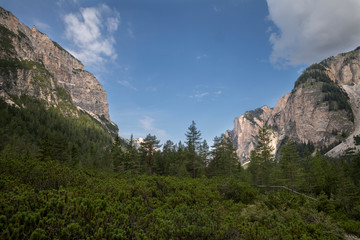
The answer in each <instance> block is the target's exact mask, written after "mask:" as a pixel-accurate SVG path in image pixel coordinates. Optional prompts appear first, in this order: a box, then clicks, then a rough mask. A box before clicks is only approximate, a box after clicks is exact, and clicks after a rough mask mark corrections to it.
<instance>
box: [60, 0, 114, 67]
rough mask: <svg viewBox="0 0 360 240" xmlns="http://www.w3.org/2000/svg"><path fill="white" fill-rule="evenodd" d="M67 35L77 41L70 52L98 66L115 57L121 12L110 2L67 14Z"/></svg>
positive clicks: (71, 39)
mask: <svg viewBox="0 0 360 240" xmlns="http://www.w3.org/2000/svg"><path fill="white" fill-rule="evenodd" d="M63 20H64V22H65V27H66V30H65V35H66V38H67V39H68V40H70V41H71V42H72V43H73V48H72V49H70V50H69V51H70V52H71V53H72V54H73V55H74V56H75V57H77V58H79V59H80V60H81V61H82V62H84V63H85V64H90V65H96V66H98V65H99V64H101V63H104V62H105V61H106V60H107V59H108V58H109V59H111V60H114V59H116V58H117V54H116V51H115V48H114V45H115V38H114V33H115V31H116V30H117V28H118V26H119V24H120V14H119V13H118V12H117V11H114V10H111V9H110V8H109V7H108V6H107V5H105V4H102V5H99V6H98V7H89V8H82V9H80V12H79V13H69V14H66V15H65V16H64V19H63Z"/></svg>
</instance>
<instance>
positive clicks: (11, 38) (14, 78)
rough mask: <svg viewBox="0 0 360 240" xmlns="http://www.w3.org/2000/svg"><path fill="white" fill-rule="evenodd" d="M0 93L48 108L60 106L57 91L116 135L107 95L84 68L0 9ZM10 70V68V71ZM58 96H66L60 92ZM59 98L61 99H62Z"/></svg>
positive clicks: (39, 34) (46, 37) (42, 35)
mask: <svg viewBox="0 0 360 240" xmlns="http://www.w3.org/2000/svg"><path fill="white" fill-rule="evenodd" d="M0 25H1V26H2V28H1V31H2V34H1V35H0V36H1V38H2V39H3V40H5V41H1V44H2V45H4V44H6V46H5V45H4V46H1V49H2V51H1V55H0V59H1V61H3V64H4V65H5V66H4V67H3V68H2V70H1V75H0V83H1V89H0V91H2V92H4V93H3V95H4V96H5V95H6V96H8V98H9V97H10V96H11V95H17V96H20V95H23V94H26V95H30V96H32V97H35V98H38V99H42V100H45V101H46V102H48V103H49V104H52V105H54V104H55V105H58V104H59V101H60V99H59V97H58V95H59V92H58V90H59V89H64V90H65V93H66V94H68V95H69V99H70V101H71V102H72V103H73V104H74V105H75V106H76V107H78V108H79V109H81V110H83V111H85V112H87V113H88V114H89V115H91V116H92V117H93V118H95V119H96V120H97V121H98V122H100V123H102V124H103V125H104V126H106V127H108V128H109V129H112V130H115V129H116V131H117V127H116V125H115V124H114V123H112V122H111V120H110V115H109V107H108V102H107V96H106V92H105V90H104V89H103V87H102V86H101V84H100V83H99V81H98V80H97V79H96V78H95V76H94V75H93V74H91V73H89V72H88V71H84V66H83V64H82V63H81V62H80V61H79V60H78V59H76V58H75V57H73V56H72V55H71V54H70V53H68V52H67V51H66V50H65V49H63V48H62V47H61V46H60V45H59V44H58V43H56V42H54V41H52V40H51V39H50V38H49V37H48V36H47V35H46V34H44V33H41V32H40V31H38V29H37V28H36V26H35V25H34V26H33V27H32V29H30V28H29V27H27V26H25V25H24V24H23V23H21V22H19V21H18V19H17V18H16V17H15V16H14V15H12V14H11V13H10V12H8V11H6V10H4V9H2V8H1V9H0ZM10 66H13V67H10ZM60 92H62V93H61V94H65V93H64V92H63V91H61V90H60ZM61 94H60V95H61Z"/></svg>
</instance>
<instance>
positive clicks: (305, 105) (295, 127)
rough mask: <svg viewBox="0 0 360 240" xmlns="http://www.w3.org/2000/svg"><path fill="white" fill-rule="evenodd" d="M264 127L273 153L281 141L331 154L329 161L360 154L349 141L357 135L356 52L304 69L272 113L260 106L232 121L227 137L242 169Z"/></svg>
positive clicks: (359, 52) (359, 89) (359, 68)
mask: <svg viewBox="0 0 360 240" xmlns="http://www.w3.org/2000/svg"><path fill="white" fill-rule="evenodd" d="M263 126H267V127H270V128H271V129H272V133H273V134H272V136H273V138H272V145H273V147H274V149H275V150H274V152H277V150H278V149H279V147H280V146H281V144H282V143H283V141H284V139H286V138H291V139H292V140H294V141H295V142H298V143H312V144H314V146H315V147H317V148H319V149H323V150H326V149H327V150H329V149H330V151H328V152H327V155H329V156H332V157H336V156H339V155H341V154H343V153H344V152H349V150H351V151H357V150H360V148H359V146H358V145H357V144H356V142H355V141H354V139H355V138H356V137H357V136H358V135H359V134H360V47H359V48H357V49H355V50H354V51H351V52H348V53H343V54H339V55H338V56H336V57H331V58H328V59H326V60H324V61H322V62H320V63H319V64H313V65H311V66H310V67H308V68H307V69H306V70H305V71H304V72H303V73H302V75H301V76H300V77H299V78H298V79H297V81H296V82H295V86H294V89H293V90H292V91H291V93H287V94H285V95H284V96H283V97H281V98H280V99H279V100H278V102H277V104H276V106H275V107H274V108H270V107H267V106H263V107H261V108H258V109H256V110H253V111H248V112H246V113H244V114H243V115H241V116H240V117H238V118H235V120H234V129H233V130H231V131H227V132H226V135H228V136H229V137H230V138H231V139H232V141H233V143H234V145H235V146H236V148H237V154H238V156H239V157H240V160H241V161H242V162H243V163H244V162H246V161H247V160H248V159H249V156H250V152H251V151H252V150H253V149H254V148H255V147H256V145H257V134H258V130H259V128H260V127H263ZM334 146H335V147H334Z"/></svg>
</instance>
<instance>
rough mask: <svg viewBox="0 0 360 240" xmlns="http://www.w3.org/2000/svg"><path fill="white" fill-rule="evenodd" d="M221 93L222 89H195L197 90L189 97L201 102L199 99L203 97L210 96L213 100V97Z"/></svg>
mask: <svg viewBox="0 0 360 240" xmlns="http://www.w3.org/2000/svg"><path fill="white" fill-rule="evenodd" d="M221 94H222V91H220V90H218V91H215V92H209V91H203V92H201V91H197V92H195V94H193V95H190V96H189V98H192V99H195V100H196V101H198V102H201V101H203V100H204V99H205V97H206V98H208V97H212V99H213V100H214V99H215V98H214V97H218V96H219V95H221Z"/></svg>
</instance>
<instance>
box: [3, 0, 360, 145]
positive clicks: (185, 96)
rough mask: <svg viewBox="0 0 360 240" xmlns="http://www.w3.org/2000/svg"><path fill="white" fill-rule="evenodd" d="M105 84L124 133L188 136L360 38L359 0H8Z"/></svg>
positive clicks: (248, 106) (221, 127)
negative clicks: (191, 129)
mask: <svg viewBox="0 0 360 240" xmlns="http://www.w3.org/2000/svg"><path fill="white" fill-rule="evenodd" d="M0 5H1V6H2V7H3V8H5V9H6V10H9V11H11V12H12V13H13V14H15V16H17V17H18V18H19V20H20V21H22V22H23V23H25V24H26V25H27V26H29V27H32V26H33V25H36V27H37V28H38V29H39V30H40V31H42V32H44V33H46V34H47V35H49V36H50V38H51V39H52V40H54V41H56V42H58V43H59V44H60V45H61V46H63V47H64V48H65V49H67V50H68V51H69V52H71V53H72V54H73V55H74V56H76V57H77V58H79V59H80V60H81V61H82V62H83V63H84V65H85V69H86V70H88V71H90V72H92V73H93V74H94V75H95V76H96V77H97V79H98V80H99V81H100V82H101V84H102V85H103V87H104V89H105V90H106V91H107V97H108V101H109V110H110V116H111V119H112V120H113V121H114V122H115V123H116V124H117V125H118V126H119V134H120V136H123V137H126V138H129V137H130V134H133V135H134V137H145V136H146V134H148V133H151V134H155V135H156V136H157V137H158V138H159V139H160V140H161V141H162V143H164V142H165V141H166V140H167V139H170V140H172V141H174V142H178V141H180V140H181V141H184V140H185V135H184V134H185V132H186V131H187V128H188V126H189V125H190V124H191V121H192V120H194V121H195V122H196V124H197V127H198V129H199V130H200V131H201V133H202V137H203V138H204V139H206V140H207V141H208V143H209V144H210V145H211V144H212V139H213V138H214V137H215V136H219V135H220V134H222V133H224V132H225V131H226V130H227V129H232V128H233V120H234V118H235V117H238V116H240V115H241V114H243V113H244V112H245V111H247V110H252V109H255V108H258V107H261V106H263V105H268V106H270V107H273V106H274V105H275V103H276V101H277V99H278V98H279V97H281V96H282V95H284V94H285V93H287V92H289V91H291V89H292V87H293V85H294V82H295V80H296V78H297V77H298V76H299V75H300V74H301V71H302V70H303V69H304V68H305V67H306V66H308V65H309V64H311V63H314V62H318V61H320V60H322V59H324V58H327V57H329V56H332V55H336V54H337V53H340V52H345V51H348V50H352V49H354V48H356V47H357V46H359V45H360V24H359V22H360V1H358V0H343V1H338V0H316V1H308V0H297V1H290V0H208V1H205V0H181V1H180V0H172V1H169V0H109V1H99V0H86V1H85V0H53V1H48V0H5V1H1V2H0Z"/></svg>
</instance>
